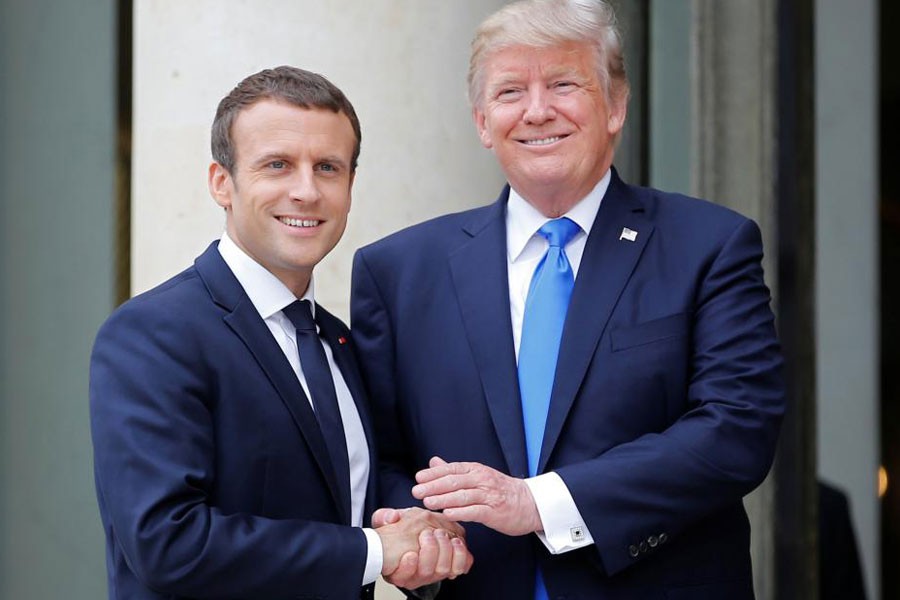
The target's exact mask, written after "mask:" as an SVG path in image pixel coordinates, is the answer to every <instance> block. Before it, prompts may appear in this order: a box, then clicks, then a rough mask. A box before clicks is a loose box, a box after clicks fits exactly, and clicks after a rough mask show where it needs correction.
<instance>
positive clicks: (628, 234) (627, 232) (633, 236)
mask: <svg viewBox="0 0 900 600" xmlns="http://www.w3.org/2000/svg"><path fill="white" fill-rule="evenodd" d="M637 234H638V232H637V231H635V230H634V229H628V228H627V227H623V228H622V233H620V234H619V241H620V242H621V241H622V240H628V241H629V242H633V241H635V240H637Z"/></svg>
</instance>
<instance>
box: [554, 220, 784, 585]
mask: <svg viewBox="0 0 900 600" xmlns="http://www.w3.org/2000/svg"><path fill="white" fill-rule="evenodd" d="M761 258H762V243H761V239H760V235H759V230H758V228H757V227H756V225H755V224H754V223H753V222H752V221H749V220H742V221H741V222H740V223H739V224H738V226H737V227H736V228H734V230H733V231H732V233H731V235H730V236H729V237H728V238H727V239H726V240H725V241H724V243H723V244H722V245H721V246H720V249H719V251H718V252H717V254H715V255H714V256H711V257H710V259H709V263H708V266H707V267H706V271H705V272H703V273H700V274H699V276H698V277H697V282H698V283H697V288H696V295H695V302H694V306H693V309H692V311H691V312H690V314H688V315H687V319H688V322H689V323H690V326H689V332H688V334H689V336H690V341H689V347H690V348H691V352H690V356H688V357H687V358H688V385H687V391H686V396H687V398H686V406H687V410H686V411H685V412H683V414H680V415H679V416H677V418H676V419H675V420H674V421H673V422H672V423H671V424H669V425H668V426H667V427H665V428H664V429H661V430H659V431H647V432H646V433H645V434H643V435H640V436H639V437H637V438H636V439H634V440H632V441H628V442H626V443H622V444H619V445H616V446H614V447H612V448H610V449H609V450H607V451H605V452H603V453H602V454H600V455H599V456H597V457H596V458H594V459H592V460H588V461H583V462H578V463H573V464H569V465H565V466H561V467H559V468H557V469H555V470H556V471H557V472H558V473H559V475H560V476H561V477H562V478H563V480H564V481H565V483H566V485H567V486H568V487H569V490H570V491H571V492H572V496H573V498H574V499H575V502H576V504H577V505H578V507H579V510H580V511H581V513H582V515H583V516H584V517H585V520H586V521H587V524H588V528H589V529H590V531H591V533H592V535H593V537H594V540H595V543H596V548H597V550H598V551H599V553H600V557H601V559H602V563H603V565H604V567H605V569H606V571H607V572H609V573H615V572H618V571H620V570H622V569H623V568H625V567H627V566H629V565H630V564H633V563H634V562H635V561H636V560H640V558H643V557H644V555H645V553H644V552H643V551H641V553H640V556H632V555H631V553H630V552H629V548H630V547H631V546H635V547H636V548H639V549H640V548H641V546H642V545H643V549H646V548H647V545H646V543H644V544H642V542H645V541H646V540H648V539H650V538H651V537H654V538H659V537H660V536H663V534H665V537H664V538H663V539H667V538H672V537H673V536H677V535H679V534H680V533H682V532H684V531H685V530H686V529H688V528H689V527H690V526H691V525H693V524H695V523H696V522H697V521H699V520H700V519H702V518H704V517H707V516H709V515H711V514H714V513H715V512H716V511H719V510H723V509H725V508H726V507H730V506H732V507H733V506H734V505H735V503H739V502H740V499H741V497H742V496H743V495H745V494H747V493H749V492H750V491H751V490H752V489H753V488H755V487H756V486H757V485H758V484H759V483H760V482H761V481H762V479H763V478H764V477H765V475H766V473H767V472H768V469H769V467H770V465H771V462H772V459H773V455H774V451H775V443H776V439H777V433H778V426H779V423H780V419H781V416H782V414H783V411H784V395H783V394H784V392H783V384H782V381H781V356H780V351H779V347H778V343H777V341H776V335H775V330H774V322H773V316H772V313H771V311H770V308H769V292H768V289H767V288H766V286H765V284H764V281H763V274H762V267H761V264H760V262H761ZM640 358H641V354H640V352H639V349H638V351H637V352H636V353H635V354H633V358H632V359H631V360H640ZM645 358H646V357H645ZM596 360H603V356H602V355H601V356H598V357H596ZM598 391H599V390H587V392H586V393H592V392H598ZM591 400H592V401H595V402H603V398H602V394H599V393H598V394H597V397H596V398H593V399H591ZM635 401H636V402H637V401H638V399H635ZM647 401H651V402H652V401H654V399H652V398H650V399H648V398H643V399H640V402H647ZM635 410H640V408H639V406H635ZM654 545H655V544H654ZM660 549H662V547H660ZM653 551H654V549H652V548H651V549H650V553H652V552H653Z"/></svg>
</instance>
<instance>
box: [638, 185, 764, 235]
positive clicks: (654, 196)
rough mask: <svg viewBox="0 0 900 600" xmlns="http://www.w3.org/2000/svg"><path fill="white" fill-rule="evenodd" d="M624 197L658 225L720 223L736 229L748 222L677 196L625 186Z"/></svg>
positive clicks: (718, 206) (731, 211)
mask: <svg viewBox="0 0 900 600" xmlns="http://www.w3.org/2000/svg"><path fill="white" fill-rule="evenodd" d="M626 188H627V193H628V194H631V195H632V196H633V197H634V198H635V200H636V201H637V202H639V203H640V204H641V205H642V206H643V207H644V210H645V211H646V213H647V216H648V217H650V218H651V219H654V220H657V221H660V220H661V221H669V220H675V221H690V222H694V223H698V224H704V223H706V224H708V223H720V224H722V225H725V226H729V225H730V226H737V225H739V224H741V223H743V222H744V221H747V220H748V218H747V217H746V216H744V215H742V214H740V213H739V212H737V211H736V210H734V209H732V208H729V207H727V206H723V205H721V204H716V203H715V202H710V201H709V200H704V199H702V198H695V197H692V196H688V195H685V194H679V193H677V192H666V191H663V190H658V189H655V188H649V187H639V186H634V185H626Z"/></svg>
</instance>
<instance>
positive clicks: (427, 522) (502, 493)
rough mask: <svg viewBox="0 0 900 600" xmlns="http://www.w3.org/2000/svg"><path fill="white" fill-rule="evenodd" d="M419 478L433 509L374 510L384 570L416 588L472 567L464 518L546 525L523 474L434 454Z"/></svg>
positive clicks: (513, 530) (536, 527)
mask: <svg viewBox="0 0 900 600" xmlns="http://www.w3.org/2000/svg"><path fill="white" fill-rule="evenodd" d="M416 481H417V485H415V486H414V487H413V489H412V494H413V496H414V497H415V498H417V499H419V500H422V501H423V504H424V505H425V506H426V508H428V509H430V510H425V509H421V508H406V509H394V508H381V509H378V510H377V511H375V514H373V515H372V526H373V527H374V528H375V531H376V533H378V535H379V537H380V538H381V544H382V548H383V550H384V564H383V568H382V571H381V574H382V575H383V576H384V578H385V580H386V581H387V582H388V583H391V584H393V585H396V586H398V587H402V588H406V589H415V588H418V587H421V586H423V585H428V584H430V583H434V582H436V581H440V580H442V579H453V578H455V577H457V576H459V575H463V574H465V573H468V571H469V569H470V568H471V567H472V561H473V558H472V555H471V553H470V552H469V550H468V548H467V546H466V543H465V535H466V532H465V530H464V529H463V528H462V526H461V525H460V524H459V523H458V521H471V522H478V523H483V524H484V525H486V526H488V527H490V528H491V529H494V530H496V531H499V532H500V533H505V534H506V535H525V534H527V533H531V532H534V531H541V530H542V529H543V527H542V525H541V520H540V516H539V514H538V511H537V507H536V505H535V503H534V498H533V497H532V495H531V492H530V490H529V489H528V486H527V485H526V484H525V482H524V480H522V479H516V478H513V477H510V476H508V475H505V474H503V473H500V472H498V471H496V470H494V469H492V468H490V467H486V466H484V465H481V464H478V463H447V462H444V461H443V460H442V459H440V458H438V457H434V458H432V459H431V461H430V462H429V468H428V469H424V470H422V471H419V472H418V473H417V474H416ZM432 510H435V511H436V510H443V512H442V513H439V512H431V511H432Z"/></svg>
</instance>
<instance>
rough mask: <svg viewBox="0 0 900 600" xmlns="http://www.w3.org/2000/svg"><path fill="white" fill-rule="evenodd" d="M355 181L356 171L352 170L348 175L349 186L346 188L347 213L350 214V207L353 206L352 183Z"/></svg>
mask: <svg viewBox="0 0 900 600" xmlns="http://www.w3.org/2000/svg"><path fill="white" fill-rule="evenodd" d="M354 181H356V170H355V169H354V170H353V172H352V173H350V184H349V185H348V187H347V212H348V213H349V212H350V207H351V206H353V182H354Z"/></svg>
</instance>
